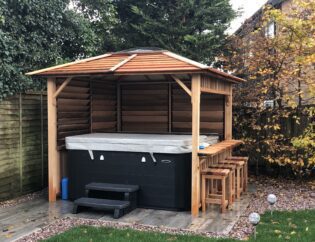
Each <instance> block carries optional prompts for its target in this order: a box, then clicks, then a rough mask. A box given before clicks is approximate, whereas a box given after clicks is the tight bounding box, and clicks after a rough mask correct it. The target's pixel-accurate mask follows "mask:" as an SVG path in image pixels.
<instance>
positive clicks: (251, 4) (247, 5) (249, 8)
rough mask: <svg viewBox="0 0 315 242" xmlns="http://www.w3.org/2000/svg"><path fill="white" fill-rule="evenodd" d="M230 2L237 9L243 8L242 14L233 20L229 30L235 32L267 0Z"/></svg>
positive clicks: (233, 0) (234, 0)
mask: <svg viewBox="0 0 315 242" xmlns="http://www.w3.org/2000/svg"><path fill="white" fill-rule="evenodd" d="M230 2H231V4H232V6H233V8H234V9H235V10H238V9H240V10H241V14H240V16H239V17H238V18H236V19H235V20H234V21H233V22H232V24H231V28H230V30H229V31H228V32H229V33H233V32H234V31H235V30H237V29H238V28H239V27H240V26H241V24H242V23H243V22H244V21H245V20H246V19H247V18H249V17H250V16H252V15H253V14H254V13H255V12H256V11H257V10H258V9H259V8H260V7H261V6H262V5H264V4H265V3H266V2H267V0H230Z"/></svg>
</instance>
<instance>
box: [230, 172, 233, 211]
mask: <svg viewBox="0 0 315 242" xmlns="http://www.w3.org/2000/svg"><path fill="white" fill-rule="evenodd" d="M232 180H233V171H231V172H230V174H229V206H231V205H232V203H233V181H232Z"/></svg>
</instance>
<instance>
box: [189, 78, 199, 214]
mask: <svg viewBox="0 0 315 242" xmlns="http://www.w3.org/2000/svg"><path fill="white" fill-rule="evenodd" d="M200 83H201V76H200V74H194V75H193V76H192V80H191V103H192V165H191V214H192V215H193V216H197V215H198V213H199V204H200V170H199V156H198V150H199V134H200V95H201V92H200Z"/></svg>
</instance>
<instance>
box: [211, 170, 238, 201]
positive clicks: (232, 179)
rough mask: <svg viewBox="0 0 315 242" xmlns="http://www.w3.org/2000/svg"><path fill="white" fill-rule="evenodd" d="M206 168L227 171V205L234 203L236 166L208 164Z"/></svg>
mask: <svg viewBox="0 0 315 242" xmlns="http://www.w3.org/2000/svg"><path fill="white" fill-rule="evenodd" d="M208 168H217V169H229V170H230V174H229V188H228V194H229V205H231V204H232V203H233V202H234V201H235V197H236V186H235V177H236V165H233V164H210V165H209V166H208Z"/></svg>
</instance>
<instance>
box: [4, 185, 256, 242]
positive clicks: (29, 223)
mask: <svg viewBox="0 0 315 242" xmlns="http://www.w3.org/2000/svg"><path fill="white" fill-rule="evenodd" d="M253 191H254V189H253V188H251V189H250V192H249V193H247V194H244V195H242V197H241V199H240V200H237V201H236V202H235V203H234V204H233V205H232V207H231V208H230V209H229V210H228V211H227V212H226V213H224V214H222V213H220V209H219V206H209V208H208V209H207V211H206V212H205V213H202V212H200V214H199V216H198V217H192V216H191V214H190V212H189V211H185V212H178V211H165V210H154V209H144V208H137V209H135V210H133V211H132V212H130V213H129V214H126V215H125V216H123V217H121V218H119V219H113V212H111V211H110V212H104V211H100V210H93V209H87V210H84V211H83V212H81V213H78V214H72V208H73V203H72V202H70V201H62V200H58V201H56V202H54V203H49V202H48V201H47V199H46V198H45V197H42V198H35V199H33V200H30V201H27V202H23V203H20V204H17V205H15V206H11V207H6V208H0V241H3V242H8V241H14V240H15V239H18V238H21V237H22V236H25V235H27V234H29V233H31V232H33V231H35V230H37V229H39V228H42V227H44V226H46V225H48V224H49V223H51V222H53V221H54V220H56V219H58V218H62V217H72V218H88V219H96V220H105V221H118V222H124V223H132V224H134V223H136V224H143V225H153V226H161V227H169V228H178V229H189V230H192V231H196V232H219V233H225V234H227V233H229V232H230V231H231V229H232V228H233V226H234V224H235V223H236V222H237V220H238V219H239V217H240V216H241V214H242V213H243V212H244V211H245V209H246V208H247V206H248V205H249V202H250V193H251V192H253Z"/></svg>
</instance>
